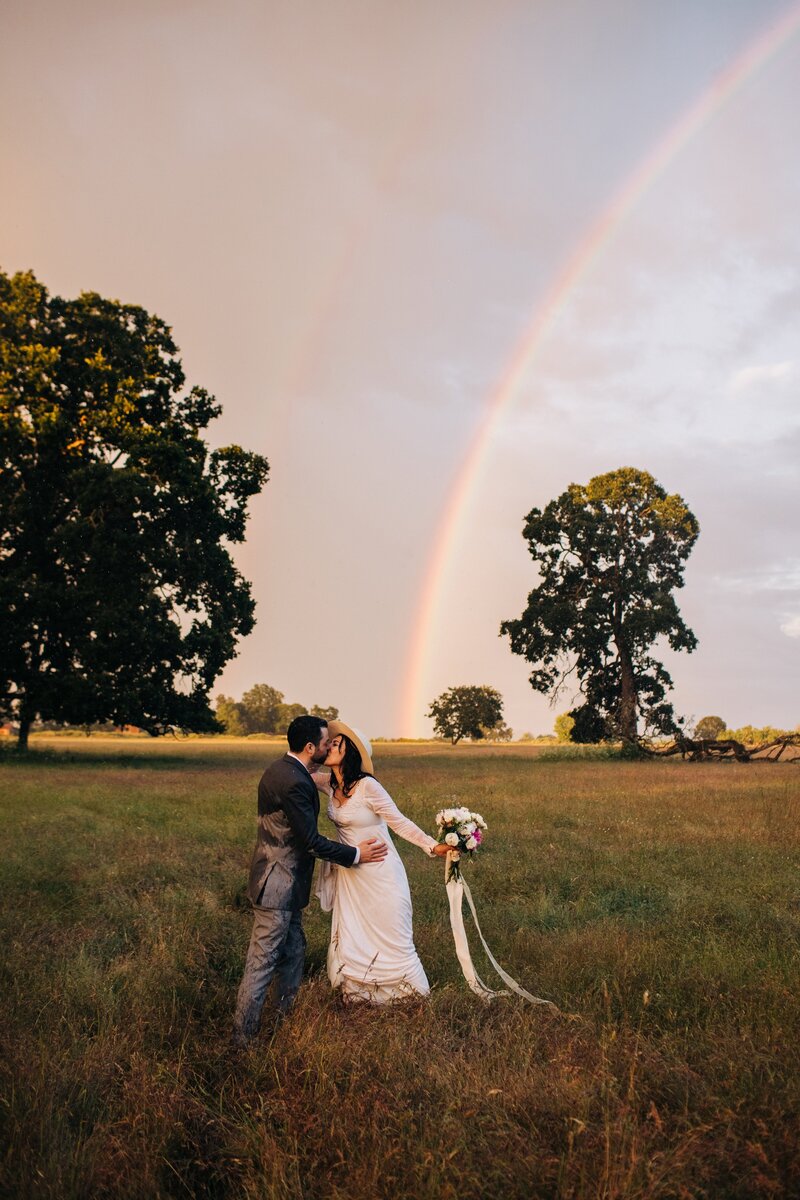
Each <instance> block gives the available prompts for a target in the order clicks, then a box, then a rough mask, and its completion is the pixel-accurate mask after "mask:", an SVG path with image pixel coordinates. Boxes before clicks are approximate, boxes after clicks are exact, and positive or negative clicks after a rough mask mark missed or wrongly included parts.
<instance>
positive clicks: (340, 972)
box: [234, 716, 449, 1046]
mask: <svg viewBox="0 0 800 1200" xmlns="http://www.w3.org/2000/svg"><path fill="white" fill-rule="evenodd" d="M286 738H287V741H288V743H289V750H288V753H286V754H285V755H284V756H283V758H280V759H278V760H277V761H276V762H273V763H272V764H271V765H270V766H268V767H267V769H266V771H265V772H264V774H263V776H262V777H261V782H260V783H259V785H258V834H257V839H256V846H255V850H254V851H253V859H252V862H251V864H250V879H249V883H248V889H247V890H248V896H249V899H250V902H251V904H252V906H253V932H252V934H251V937H250V945H249V947H248V950H247V959H246V962H245V968H244V974H243V976H242V982H241V985H240V987H239V993H238V997H237V1001H236V1015H235V1018H234V1042H235V1044H236V1045H238V1046H246V1045H247V1044H248V1043H249V1042H250V1041H251V1039H252V1038H253V1037H254V1036H255V1034H256V1032H257V1030H258V1026H259V1022H260V1019H261V1010H262V1008H263V1007H264V1002H265V1000H266V996H267V992H268V990H269V987H270V984H272V983H273V981H274V982H275V985H276V996H275V1005H276V1008H277V1010H278V1013H280V1014H285V1013H287V1012H288V1011H289V1009H290V1008H291V1006H292V1004H293V1002H294V999H295V996H296V995H297V991H298V989H299V987H300V981H301V979H302V976H303V962H304V959H305V949H306V938H305V934H304V932H303V926H302V921H301V913H302V910H303V909H304V908H305V907H306V905H307V904H308V902H309V899H310V897H311V879H312V875H313V872H314V860H315V859H317V858H318V859H320V861H321V864H322V869H321V872H320V876H321V878H320V879H319V880H318V883H317V895H318V896H319V898H320V903H321V904H322V906H323V908H324V909H326V910H331V911H332V920H331V941H330V946H329V948H328V978H329V979H330V981H331V985H332V986H333V987H334V988H337V989H339V990H340V991H341V993H342V995H343V996H344V997H345V998H346V999H348V1000H364V1001H368V1002H371V1003H373V1004H386V1003H389V1002H391V1001H392V1000H397V999H400V998H405V997H408V996H414V995H419V996H425V995H427V994H428V992H429V991H430V986H429V984H428V980H427V979H426V977H425V972H424V970H423V968H422V963H421V962H420V960H419V956H418V954H417V951H416V949H415V947H414V938H413V928H412V920H411V893H410V891H409V887H408V878H407V876H406V872H405V869H404V867H403V863H402V860H401V859H400V855H399V854H398V853H397V850H396V849H395V847H394V845H393V843H392V840H391V838H390V837H389V829H392V830H393V831H394V832H395V833H396V834H398V835H399V836H400V837H403V838H405V839H406V841H409V842H413V843H414V845H416V846H419V847H421V849H422V850H424V851H425V853H426V854H427V855H428V856H429V857H431V858H435V857H442V856H444V855H446V854H447V851H448V849H449V847H448V846H447V845H443V844H440V843H438V842H437V841H436V840H435V839H434V838H432V837H430V836H429V835H428V834H427V833H425V832H424V831H423V830H422V829H420V828H419V826H418V825H415V824H414V822H413V821H409V820H408V818H407V817H404V816H403V814H402V813H401V812H400V810H399V808H398V807H397V805H396V804H395V803H394V801H393V800H392V798H391V796H390V795H389V793H388V792H387V791H386V789H385V788H383V787H382V786H381V784H380V783H379V782H378V780H377V779H376V778H375V774H374V770H373V765H372V747H371V746H370V744H369V742H368V741H367V739H366V738H365V737H364V736H363V735H362V734H360V733H359V732H358V731H357V730H355V729H351V728H350V726H348V725H345V724H344V722H343V721H330V722H326V721H324V720H323V719H322V718H321V717H312V716H303V717H296V718H295V719H294V720H293V721H292V723H291V725H290V726H289V728H288V730H287V733H286ZM321 766H325V767H328V768H329V769H330V775H328V774H327V773H326V772H323V771H320V770H318V768H319V767H321ZM319 791H322V792H324V793H326V794H327V796H328V816H329V817H330V819H331V820H332V821H333V823H334V825H335V826H336V831H337V836H338V840H336V841H332V840H331V839H330V838H326V837H323V836H322V834H321V833H319V831H318V830H317V819H318V817H319Z"/></svg>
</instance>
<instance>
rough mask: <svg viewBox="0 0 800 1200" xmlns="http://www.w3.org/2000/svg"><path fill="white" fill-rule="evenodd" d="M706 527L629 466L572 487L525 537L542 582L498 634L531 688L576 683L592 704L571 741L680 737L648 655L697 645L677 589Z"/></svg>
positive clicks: (534, 513) (537, 516)
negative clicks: (524, 667)
mask: <svg viewBox="0 0 800 1200" xmlns="http://www.w3.org/2000/svg"><path fill="white" fill-rule="evenodd" d="M698 533H699V526H698V523H697V520H696V519H695V517H694V515H693V514H692V513H691V512H690V510H689V509H688V507H687V506H686V504H685V502H684V501H683V500H682V499H681V497H680V496H678V495H667V493H666V491H665V490H664V488H662V487H661V486H660V485H659V484H658V483H656V481H655V479H653V477H652V475H649V474H648V473H647V472H646V471H637V470H635V469H634V468H632V467H622V468H620V469H619V470H616V471H610V472H609V473H608V474H606V475H598V476H596V477H595V478H594V479H591V480H590V481H589V483H588V484H587V485H586V486H582V485H579V484H571V485H570V486H569V488H568V489H567V491H566V492H564V493H563V494H562V495H561V496H559V497H558V498H557V499H556V500H552V501H551V502H550V503H549V504H548V505H547V506H546V507H545V508H544V509H538V508H534V509H532V510H531V511H530V512H529V513H528V516H527V517H526V520H525V526H524V529H523V536H524V537H525V539H526V540H527V542H528V547H529V549H530V552H531V555H532V557H533V559H534V562H535V563H536V567H537V569H538V572H539V582H538V584H537V586H536V587H535V588H534V589H533V591H532V592H531V593H530V595H529V596H528V604H527V607H526V609H525V611H524V612H523V614H522V616H521V617H519V618H518V619H517V620H511V621H504V622H503V623H502V625H501V626H500V632H501V634H504V635H506V636H507V637H509V638H510V641H511V649H512V651H513V653H514V654H520V655H522V656H523V657H524V658H525V659H526V661H527V662H529V663H532V664H533V666H534V670H533V672H532V673H531V676H530V682H531V686H532V687H533V688H535V690H536V691H538V692H543V693H545V694H548V693H549V694H551V695H552V696H556V695H557V694H558V693H559V691H560V690H561V689H562V688H563V686H564V685H565V683H566V681H567V680H568V679H569V677H570V676H573V675H574V676H575V678H576V679H577V681H578V684H579V689H580V691H581V692H582V693H583V697H584V704H583V705H582V706H581V707H579V708H577V709H573V710H572V711H571V713H570V715H571V716H572V717H574V719H575V726H574V728H573V731H572V738H573V739H574V740H595V741H596V740H599V738H600V737H603V736H616V737H620V738H622V739H623V740H624V741H626V742H629V743H634V742H636V741H637V739H638V736H639V722H640V720H641V722H642V724H643V727H644V732H653V733H655V732H660V733H673V732H675V730H676V728H677V726H676V720H675V715H674V712H673V709H672V705H671V704H670V703H669V702H668V701H667V699H666V694H667V691H668V690H669V688H670V687H671V686H672V679H671V678H670V675H669V673H668V672H667V670H666V668H665V667H664V665H663V663H661V662H659V661H658V660H657V659H656V658H655V657H654V656H653V653H652V648H653V644H654V643H655V642H656V641H657V639H659V638H662V639H664V640H665V641H666V643H667V644H668V645H669V646H670V647H671V648H672V649H673V650H686V651H692V650H693V649H694V648H695V646H696V645H697V639H696V637H695V635H694V634H693V633H692V631H691V629H689V628H688V627H687V626H686V624H685V623H684V621H683V619H682V617H681V614H680V611H679V609H678V605H677V604H676V602H675V598H674V596H673V592H674V591H675V590H676V589H678V588H681V587H683V569H684V563H685V562H686V559H687V557H688V556H689V553H690V552H691V549H692V546H693V545H694V543H695V541H696V540H697V536H698Z"/></svg>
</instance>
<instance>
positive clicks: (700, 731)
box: [694, 716, 726, 742]
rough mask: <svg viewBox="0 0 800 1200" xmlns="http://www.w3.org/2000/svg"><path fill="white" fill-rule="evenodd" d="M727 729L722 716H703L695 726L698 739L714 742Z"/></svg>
mask: <svg viewBox="0 0 800 1200" xmlns="http://www.w3.org/2000/svg"><path fill="white" fill-rule="evenodd" d="M725 729H726V725H725V722H724V721H723V719H722V717H713V716H712V717H701V718H700V720H699V721H698V722H697V724H696V725H695V727H694V736H695V738H696V739H697V740H698V741H709V742H714V741H716V739H717V738H718V737H719V736H720V734H722V733H724V732H725Z"/></svg>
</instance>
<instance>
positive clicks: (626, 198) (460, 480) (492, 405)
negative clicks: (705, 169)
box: [399, 3, 800, 737]
mask: <svg viewBox="0 0 800 1200" xmlns="http://www.w3.org/2000/svg"><path fill="white" fill-rule="evenodd" d="M798 29H800V3H796V4H793V5H792V6H791V7H790V8H788V9H787V10H786V12H785V13H784V14H783V16H782V17H780V18H779V19H778V20H777V21H776V22H775V23H773V24H771V25H770V26H769V28H768V29H766V30H765V31H763V32H762V33H760V34H759V35H758V36H757V37H756V38H755V39H754V40H753V41H752V42H751V43H750V44H749V45H748V46H747V47H746V49H745V50H744V51H743V52H741V53H740V54H739V55H738V56H737V57H736V58H735V59H734V60H733V62H731V63H730V64H729V65H728V66H727V67H726V68H725V69H724V70H723V71H722V72H720V74H719V75H717V76H716V78H715V79H714V80H713V81H712V83H711V84H710V85H709V87H708V88H707V89H706V90H705V91H704V92H703V93H702V95H701V96H700V97H699V99H697V100H696V101H695V102H694V103H693V104H692V105H691V106H690V107H689V108H688V109H687V110H686V111H685V112H683V113H682V114H681V116H680V117H679V118H678V120H677V121H676V122H675V123H674V124H673V125H672V126H671V127H670V128H669V129H668V131H667V132H666V134H665V135H664V136H663V137H662V138H661V140H660V141H659V142H658V143H657V144H656V146H655V147H654V148H653V149H651V150H650V151H649V152H648V153H647V154H646V155H645V157H644V159H643V160H642V161H641V162H640V163H639V164H638V165H637V167H636V169H635V170H634V171H633V173H632V174H631V175H630V176H629V177H628V178H627V179H626V181H625V182H624V184H623V185H622V187H621V188H620V189H619V191H618V192H617V193H616V195H615V196H614V197H613V198H612V200H611V202H610V203H609V204H608V205H607V206H606V208H605V209H604V210H603V212H602V213H601V214H600V216H599V217H598V218H597V219H596V220H595V221H594V222H593V223H592V225H591V226H590V227H589V229H588V230H587V232H586V233H585V234H584V236H583V238H582V239H581V241H580V242H579V243H578V245H577V246H576V248H575V249H574V250H573V251H572V253H571V254H570V255H569V257H568V259H567V261H566V262H565V263H564V265H563V266H562V268H561V269H560V270H559V272H558V273H557V275H556V276H555V278H554V279H553V281H552V283H551V285H550V287H549V288H548V291H547V293H546V295H545V296H544V298H543V300H542V301H541V302H540V303H539V304H538V305H537V307H536V309H535V311H534V313H533V316H532V318H531V320H530V322H529V324H528V326H527V329H526V330H525V333H524V334H523V336H522V338H521V339H520V341H519V343H518V345H517V347H516V349H515V351H514V353H513V355H512V357H511V359H510V361H509V362H508V364H507V366H506V368H505V369H504V371H503V373H502V375H501V376H500V378H499V379H498V381H497V383H496V384H495V386H494V388H493V390H492V392H491V393H490V395H489V397H488V399H487V402H486V404H485V406H484V411H483V415H482V417H481V419H480V421H479V424H478V427H477V429H476V430H475V432H474V434H473V436H472V440H471V442H470V445H469V448H468V450H467V453H466V455H465V456H464V458H463V460H462V462H461V464H460V466H459V469H458V471H457V474H456V476H455V479H454V482H453V484H452V486H451V489H450V492H449V495H448V497H447V501H446V503H445V506H444V510H443V512H442V515H441V517H440V520H439V525H438V528H437V530H436V533H435V535H434V539H433V542H432V544H431V548H430V551H429V554H428V561H427V565H426V569H425V573H424V575H423V584H422V588H421V591H420V596H419V601H418V604H417V620H416V623H415V626H414V629H413V631H412V635H411V645H410V649H409V654H408V658H407V661H408V670H407V673H406V678H405V681H404V686H403V689H402V694H401V699H400V704H401V710H400V722H399V723H400V728H401V730H402V732H403V734H404V736H409V737H410V736H414V734H415V733H418V732H419V731H420V728H421V720H422V715H423V713H424V710H425V707H426V705H427V703H428V701H429V699H430V697H428V696H427V695H426V694H425V683H426V680H425V668H426V664H427V662H428V660H429V657H430V648H431V643H432V641H433V636H434V632H435V630H436V628H437V627H438V623H439V618H440V615H441V614H440V611H439V610H440V607H441V601H442V596H443V592H444V585H445V581H446V578H447V575H448V572H449V569H450V566H451V559H452V557H453V554H454V549H455V546H456V544H457V542H458V539H459V535H460V531H461V525H462V521H463V517H464V514H465V512H466V509H467V507H468V504H469V501H470V498H471V496H472V493H473V491H474V489H475V486H476V483H477V481H478V477H479V473H480V468H481V465H482V463H483V460H484V459H485V457H486V455H487V453H488V450H489V447H490V445H491V442H492V438H493V436H494V433H495V431H496V430H497V428H498V426H499V424H500V421H501V419H502V417H503V415H504V413H505V412H506V410H507V408H508V406H509V404H510V402H511V400H512V398H513V396H514V394H515V393H516V391H517V389H518V387H519V385H520V383H521V382H522V380H523V379H524V377H525V376H526V374H527V372H528V371H529V370H530V367H531V365H532V363H533V360H534V358H535V356H536V353H537V352H538V350H539V348H540V347H541V345H542V343H543V342H544V340H545V338H546V337H547V335H548V333H549V332H550V330H551V329H552V327H553V325H554V323H555V321H556V320H557V318H558V317H559V315H560V314H561V313H562V311H563V310H564V308H565V306H566V304H567V301H568V300H569V298H570V296H571V294H572V291H573V289H574V288H575V287H576V285H577V284H578V283H579V282H580V281H581V280H582V279H584V278H585V277H586V275H587V273H588V272H589V271H590V270H591V269H592V267H593V266H594V265H595V263H596V262H597V260H598V258H599V257H600V255H601V254H602V253H603V251H604V250H605V249H606V247H607V246H608V245H609V243H610V241H611V239H612V238H613V236H614V234H615V233H616V232H617V230H618V229H619V228H620V226H621V225H622V223H623V222H624V221H625V220H626V218H627V217H628V216H629V215H630V213H631V212H632V211H633V209H634V208H635V206H636V205H637V204H638V203H639V201H640V200H641V199H642V197H643V196H644V195H645V193H646V192H647V191H648V190H649V189H650V188H651V187H652V186H653V184H654V183H655V182H656V180H657V179H658V178H659V176H661V175H662V174H663V173H664V172H665V171H666V169H667V168H668V167H669V166H670V164H671V163H672V162H673V161H674V159H675V158H676V157H677V156H678V155H679V154H680V153H681V151H682V150H683V149H684V147H685V146H686V145H687V144H688V143H689V142H690V141H691V140H692V138H694V137H695V136H696V135H697V134H698V133H699V132H700V131H701V130H702V129H703V128H704V127H705V126H706V125H707V124H708V123H709V122H710V121H711V120H712V119H713V118H714V117H715V116H716V114H717V113H718V112H719V111H720V110H721V109H722V108H723V107H724V106H725V105H726V104H727V103H728V102H729V101H730V99H731V98H732V97H733V96H734V95H735V94H736V92H737V91H738V90H739V89H740V88H742V87H743V85H744V84H745V83H747V82H748V80H750V79H751V78H752V76H753V75H755V74H756V73H757V72H758V71H759V70H761V69H762V68H763V67H764V66H765V65H766V64H767V63H768V62H769V61H770V60H771V59H772V58H773V57H774V56H775V55H776V54H777V53H778V52H779V51H780V50H781V49H782V48H783V47H784V46H785V45H786V44H787V42H789V41H790V39H791V38H792V37H794V35H795V34H796V33H797V31H798ZM456 682H459V681H456Z"/></svg>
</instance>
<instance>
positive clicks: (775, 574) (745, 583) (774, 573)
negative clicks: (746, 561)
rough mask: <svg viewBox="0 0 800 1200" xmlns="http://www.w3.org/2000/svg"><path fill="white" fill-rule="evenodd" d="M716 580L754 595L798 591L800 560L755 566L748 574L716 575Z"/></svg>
mask: <svg viewBox="0 0 800 1200" xmlns="http://www.w3.org/2000/svg"><path fill="white" fill-rule="evenodd" d="M714 582H715V583H716V584H718V585H719V586H720V587H723V588H726V589H728V590H730V591H734V592H741V593H743V594H744V595H752V594H753V593H755V592H796V591H800V561H798V562H788V563H781V564H780V565H777V566H773V567H768V568H766V569H764V568H755V569H754V570H753V571H751V572H750V573H749V574H746V575H716V576H715V577H714ZM794 620H800V618H794ZM783 632H784V633H785V632H786V630H785V629H784V630H783ZM789 636H790V637H796V636H798V635H797V634H790V635H789Z"/></svg>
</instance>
